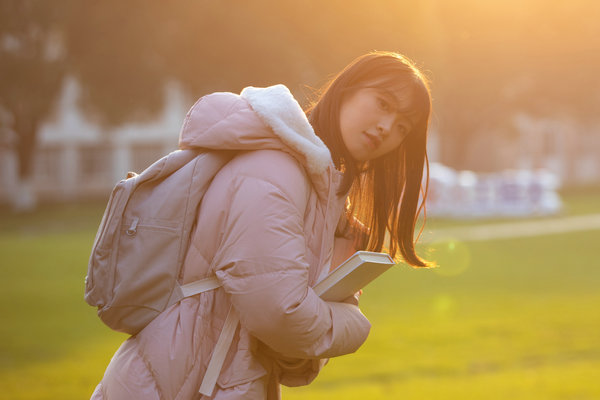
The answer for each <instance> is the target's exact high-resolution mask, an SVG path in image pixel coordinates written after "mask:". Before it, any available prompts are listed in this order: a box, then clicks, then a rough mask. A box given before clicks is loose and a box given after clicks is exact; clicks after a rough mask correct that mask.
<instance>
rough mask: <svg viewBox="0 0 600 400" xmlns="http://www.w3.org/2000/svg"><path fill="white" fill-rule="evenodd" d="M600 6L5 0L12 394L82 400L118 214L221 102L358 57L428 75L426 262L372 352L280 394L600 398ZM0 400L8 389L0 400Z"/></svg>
mask: <svg viewBox="0 0 600 400" xmlns="http://www.w3.org/2000/svg"><path fill="white" fill-rule="evenodd" d="M599 17H600V2H597V1H595V0H570V1H559V0H502V1H500V0H487V1H482V0H419V1H409V0H393V1H392V0H380V1H371V0H369V1H367V0H344V1H340V0H329V1H316V0H305V1H273V0H271V1H267V0H250V1H240V0H171V1H169V2H158V1H153V2H152V1H142V0H127V1H122V0H103V1H77V0H55V1H43V0H0V387H2V388H3V389H2V394H0V397H2V398H7V399H8V398H10V399H56V398H60V399H81V398H88V397H89V396H90V394H91V393H92V391H93V388H94V387H95V385H96V384H97V383H98V381H99V380H100V379H101V377H102V373H103V371H104V368H105V367H106V365H107V363H108V361H109V360H110V357H111V356H112V354H113V353H114V351H115V350H116V349H117V348H118V346H119V344H120V343H121V342H122V341H123V339H125V336H124V335H122V334H119V333H116V332H113V331H110V330H109V329H108V328H107V327H105V326H103V325H102V323H101V322H100V320H99V319H98V318H97V317H96V315H95V312H94V311H95V310H93V309H92V308H90V307H89V306H87V305H86V304H85V303H84V301H83V289H84V284H83V282H84V277H85V274H86V266H87V258H88V257H89V251H90V248H91V245H92V241H93V238H94V235H95V232H96V229H97V227H98V224H99V222H100V219H101V216H102V212H103V210H104V207H105V205H106V203H105V202H106V200H107V198H108V196H109V193H110V191H111V189H112V187H113V186H114V184H115V183H116V182H117V181H118V180H120V179H122V178H123V177H124V176H125V174H126V172H127V171H130V170H133V171H137V172H140V171H141V170H143V169H144V168H145V167H146V166H148V165H149V164H150V163H152V162H153V161H155V160H156V159H158V158H159V157H161V156H163V155H165V154H166V153H167V152H169V151H171V150H174V149H175V148H176V146H177V139H178V134H179V129H180V127H181V125H182V121H183V118H184V117H185V114H186V112H187V110H188V109H189V108H190V107H191V106H192V104H193V103H194V102H195V101H196V99H197V98H199V97H200V96H202V95H205V94H208V93H210V92H213V91H234V92H239V91H240V90H241V89H242V88H243V87H245V86H249V85H252V86H267V85H272V84H276V83H284V84H286V85H287V86H288V87H289V88H290V90H291V91H292V92H293V93H294V94H295V96H296V97H297V98H298V100H299V101H300V102H301V104H306V103H307V102H308V101H309V100H310V99H311V98H312V96H313V93H314V90H315V89H317V88H319V87H320V86H321V85H323V84H324V83H326V82H327V81H328V79H329V78H330V77H332V76H333V75H334V74H335V73H337V72H338V71H339V70H340V69H342V68H343V67H344V66H345V65H346V64H348V63H349V62H350V61H351V60H353V59H354V58H355V57H357V56H359V55H361V54H363V53H366V52H368V51H371V50H391V51H397V52H400V53H402V54H404V55H406V56H408V57H409V58H410V59H412V60H413V61H415V63H416V64H417V65H418V66H419V67H420V68H421V69H422V70H423V71H424V72H425V73H426V75H427V76H428V77H429V79H430V80H431V86H432V92H433V102H434V114H433V117H432V124H431V132H430V140H429V143H428V150H429V155H430V161H431V171H430V172H431V187H430V196H429V204H428V210H429V216H430V218H429V219H428V222H427V225H426V229H425V232H424V235H423V238H422V240H421V244H420V245H419V249H418V251H419V254H422V255H423V256H424V257H426V258H427V259H429V260H432V261H435V262H437V263H438V264H439V265H440V267H439V268H435V269H428V270H423V269H418V270H415V269H411V268H409V267H407V266H406V265H399V266H398V267H397V268H395V269H393V270H392V271H391V272H389V274H388V275H386V277H387V279H385V280H383V279H382V280H378V281H376V282H374V283H373V284H372V286H369V287H368V288H366V289H365V293H364V294H363V296H362V298H361V309H362V310H363V311H364V312H365V314H366V315H367V316H368V317H369V319H370V320H371V322H372V324H373V329H372V331H371V334H370V337H369V340H368V341H367V343H366V344H365V345H364V346H363V347H362V348H361V349H360V350H359V351H358V352H357V354H355V355H352V356H349V357H340V358H339V359H334V360H331V361H330V365H329V366H328V367H327V368H325V370H324V371H323V372H322V373H321V375H320V376H319V378H318V379H317V380H316V382H315V383H314V384H313V385H310V386H309V387H307V388H298V389H295V388H294V389H285V392H284V395H285V396H284V397H285V398H287V399H292V400H293V399H301V398H302V399H306V398H310V399H336V398H344V399H395V398H403V399H419V400H420V399H444V400H446V399H461V400H464V399H484V398H485V399H498V400H500V399H502V400H504V399H506V398H510V399H512V400H518V399H523V400H530V399H544V400H546V399H561V400H562V399H600V381H599V380H598V379H597V378H598V375H597V374H598V371H600V337H599V332H600V312H599V311H598V310H599V309H600V293H599V291H598V286H599V284H600V262H599V261H598V256H597V251H596V249H597V247H598V243H599V242H600V112H599V111H600V77H599V75H598V71H599V70H600V24H598V18H599ZM3 396H5V397H3Z"/></svg>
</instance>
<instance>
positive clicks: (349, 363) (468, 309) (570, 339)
mask: <svg viewBox="0 0 600 400" xmlns="http://www.w3.org/2000/svg"><path fill="white" fill-rule="evenodd" d="M565 199H566V201H567V208H566V210H567V211H566V213H567V214H568V215H575V214H585V213H598V212H600V193H599V192H598V190H591V191H587V192H578V193H572V194H568V195H567V196H565ZM103 207H104V204H86V205H78V206H48V207H43V208H42V209H40V210H39V211H38V212H36V213H35V214H31V215H27V216H14V215H11V214H9V213H6V212H2V213H0V316H1V319H2V323H1V324H0V388H2V390H1V391H0V398H6V399H84V398H89V396H90V394H91V392H92V391H93V388H94V386H95V385H96V384H97V382H98V381H99V380H100V378H101V376H102V373H103V371H104V368H105V367H106V365H107V363H108V361H109V359H110V357H111V356H112V353H113V352H114V351H115V350H116V348H117V347H118V346H119V344H120V342H121V341H122V340H123V339H124V337H125V336H124V335H122V334H118V333H115V332H112V331H110V330H109V329H108V328H106V327H105V326H104V325H102V323H101V322H100V320H99V319H98V318H97V317H96V316H95V312H94V310H93V309H92V308H91V307H89V306H87V305H86V304H85V303H84V301H83V279H84V276H85V273H86V266H87V258H88V254H89V250H90V247H91V243H92V241H93V236H94V234H95V229H96V227H97V224H98V222H99V220H100V217H101V214H102V209H103ZM470 223H473V222H470ZM436 224H439V225H438V226H450V225H452V224H453V223H452V222H448V221H441V222H440V221H433V220H432V221H431V224H430V226H428V228H431V227H435V226H436ZM598 243H600V230H595V231H586V232H574V233H568V234H561V235H548V236H537V237H530V238H519V239H505V240H495V241H488V242H483V241H482V242H460V241H454V242H452V243H437V244H435V245H433V246H432V245H427V246H425V245H424V246H423V247H422V249H421V250H422V252H423V253H424V254H428V257H430V258H431V259H435V260H437V261H438V262H439V264H440V265H441V268H438V269H434V270H415V269H411V268H408V267H405V266H399V267H397V268H396V269H395V270H392V271H391V272H388V273H387V274H386V279H380V280H378V281H376V282H374V283H373V284H372V285H370V286H369V287H368V288H367V289H366V290H365V293H364V295H363V297H362V299H361V307H362V309H363V311H364V312H365V314H366V315H367V316H368V317H369V319H370V320H371V322H372V324H373V328H372V331H371V335H370V337H369V339H368V341H367V343H366V344H365V345H364V346H363V347H362V348H361V349H360V350H359V351H358V352H357V353H356V354H354V355H351V356H344V357H339V358H337V359H332V360H330V363H329V365H328V366H327V367H326V368H325V369H324V370H323V372H322V373H321V375H320V376H319V377H318V378H317V380H316V381H315V382H314V383H313V384H312V385H310V386H308V387H303V388H285V389H284V398H286V399H288V400H294V399H307V398H309V399H338V398H339V399H395V398H398V399H461V400H462V399H507V398H509V399H511V400H517V399H599V398H600V380H598V371H600V311H599V309H600V291H599V290H598V286H599V284H600V268H599V267H600V262H599V261H598V258H597V255H596V253H597V247H596V246H598ZM388 274H389V275H388Z"/></svg>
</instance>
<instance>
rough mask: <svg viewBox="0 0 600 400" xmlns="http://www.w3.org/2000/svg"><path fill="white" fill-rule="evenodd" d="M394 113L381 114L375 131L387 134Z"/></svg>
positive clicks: (389, 130)
mask: <svg viewBox="0 0 600 400" xmlns="http://www.w3.org/2000/svg"><path fill="white" fill-rule="evenodd" d="M394 120H395V115H392V114H386V115H382V116H381V117H380V118H379V121H377V132H378V133H379V135H381V136H387V135H389V134H390V132H391V131H392V127H393V126H394Z"/></svg>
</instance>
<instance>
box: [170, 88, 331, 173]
mask: <svg viewBox="0 0 600 400" xmlns="http://www.w3.org/2000/svg"><path fill="white" fill-rule="evenodd" d="M179 147H180V148H181V149H190V148H192V149H193V148H208V149H219V150H259V149H277V150H283V151H286V152H288V153H291V154H292V155H293V156H295V157H296V158H297V159H299V160H300V161H301V162H302V163H303V164H304V166H305V167H306V169H307V170H308V171H309V172H310V173H311V174H317V175H319V174H322V173H324V172H326V171H327V169H328V167H330V166H331V167H333V163H332V160H331V155H330V153H329V149H328V148H327V146H326V145H325V144H324V143H323V141H322V140H321V139H320V138H319V137H318V136H317V135H316V134H315V132H314V130H313V128H312V126H311V125H310V123H309V122H308V119H307V118H306V115H305V114H304V111H303V110H302V108H301V107H300V105H299V104H298V102H297V101H296V99H294V97H293V96H292V94H291V93H290V91H289V90H288V88H287V87H285V86H284V85H275V86H270V87H266V88H256V87H247V88H245V89H244V90H242V92H241V94H240V95H236V94H233V93H226V92H218V93H213V94H210V95H207V96H204V97H202V98H201V99H200V100H198V101H197V102H196V104H194V106H193V107H192V108H191V109H190V111H189V112H188V114H187V116H186V118H185V121H184V124H183V127H182V129H181V133H180V138H179Z"/></svg>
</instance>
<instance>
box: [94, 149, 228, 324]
mask: <svg viewBox="0 0 600 400" xmlns="http://www.w3.org/2000/svg"><path fill="white" fill-rule="evenodd" d="M233 154H234V153H233V152H231V151H199V150H177V151H174V152H172V153H170V154H168V155H166V156H164V157H163V158H161V159H160V160H158V161H156V162H155V163H154V164H152V165H151V166H150V167H148V168H147V169H146V170H144V171H143V172H142V173H141V174H139V175H138V174H136V173H133V172H130V173H129V174H128V175H127V178H126V179H124V180H122V181H120V182H119V183H118V184H117V185H116V186H115V187H114V189H113V191H112V194H111V195H110V198H109V201H108V205H107V206H106V210H105V212H104V216H103V217H102V221H101V223H100V227H99V228H98V232H97V234H96V238H95V240H94V244H93V246H92V252H91V256H90V259H89V264H88V272H87V277H86V282H85V301H86V302H87V303H88V304H89V305H91V306H94V307H97V308H98V316H99V317H100V319H102V321H103V322H104V323H105V324H106V325H108V326H109V327H110V328H112V329H114V330H116V331H120V332H125V333H129V334H131V335H135V334H136V333H138V332H139V331H140V330H141V329H142V328H144V327H145V326H146V325H147V324H148V323H149V322H150V321H152V320H153V319H154V318H155V317H156V316H157V315H158V314H160V313H161V312H162V311H164V310H165V309H166V308H167V307H169V306H170V305H172V304H174V303H176V302H178V301H179V300H181V299H182V298H184V297H187V296H190V295H193V294H197V293H200V292H202V291H205V290H210V289H214V288H216V287H218V286H219V283H218V282H217V281H216V279H215V278H208V279H206V280H202V281H197V282H192V283H191V284H188V285H184V286H181V285H180V284H179V279H180V273H181V267H182V265H183V261H184V259H185V255H186V252H187V249H188V245H189V242H190V236H191V232H192V229H193V226H194V222H195V219H196V215H197V211H198V206H199V205H200V202H201V200H202V197H203V196H204V193H205V192H206V190H207V189H208V186H209V185H210V183H211V182H212V179H213V178H214V176H215V175H216V173H217V172H218V171H219V170H220V169H221V168H222V167H223V165H225V164H226V163H227V162H228V161H229V160H230V159H231V158H232V157H233Z"/></svg>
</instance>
